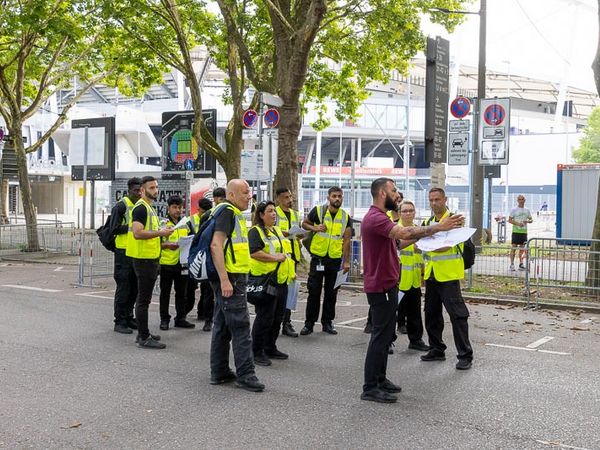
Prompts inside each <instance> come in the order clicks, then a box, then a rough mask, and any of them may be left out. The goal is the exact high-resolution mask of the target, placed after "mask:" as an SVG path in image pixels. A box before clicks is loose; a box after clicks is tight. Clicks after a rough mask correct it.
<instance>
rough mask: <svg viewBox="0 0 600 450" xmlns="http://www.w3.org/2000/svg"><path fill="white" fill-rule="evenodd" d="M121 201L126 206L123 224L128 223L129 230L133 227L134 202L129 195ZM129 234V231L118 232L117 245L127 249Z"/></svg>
mask: <svg viewBox="0 0 600 450" xmlns="http://www.w3.org/2000/svg"><path fill="white" fill-rule="evenodd" d="M119 201H122V202H123V203H125V207H126V210H125V215H124V216H123V218H122V219H121V225H127V230H129V228H131V212H132V211H133V207H134V204H133V202H132V201H131V200H130V199H129V197H127V196H124V197H123V198H121V200H119ZM127 234H128V233H123V234H117V236H116V237H115V247H117V248H120V249H121V250H125V248H126V247H127Z"/></svg>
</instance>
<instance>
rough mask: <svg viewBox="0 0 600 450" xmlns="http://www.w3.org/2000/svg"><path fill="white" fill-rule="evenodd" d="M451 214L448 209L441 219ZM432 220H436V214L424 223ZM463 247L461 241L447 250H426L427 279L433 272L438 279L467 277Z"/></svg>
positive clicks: (424, 223) (452, 279) (424, 257)
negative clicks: (462, 253)
mask: <svg viewBox="0 0 600 450" xmlns="http://www.w3.org/2000/svg"><path fill="white" fill-rule="evenodd" d="M449 215H450V211H448V210H446V212H445V213H444V215H443V216H442V217H441V218H440V220H442V219H444V218H445V217H448V216H449ZM432 221H436V220H435V216H434V217H431V218H429V219H427V220H426V221H424V222H423V225H429V224H430V223H431V222H432ZM457 247H458V248H460V251H459V249H458V248H457ZM463 248H464V244H462V243H460V244H459V245H458V246H454V247H451V248H450V249H448V250H446V251H445V252H425V253H424V254H423V259H424V260H425V279H426V280H428V279H429V277H430V276H431V272H433V273H434V276H435V279H436V280H437V281H454V280H462V279H463V278H464V277H465V264H464V262H463V258H462V255H461V252H462V251H463Z"/></svg>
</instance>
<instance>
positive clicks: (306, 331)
mask: <svg viewBox="0 0 600 450" xmlns="http://www.w3.org/2000/svg"><path fill="white" fill-rule="evenodd" d="M312 332H313V327H310V326H308V325H304V328H302V329H301V330H300V334H301V335H302V336H308V335H309V334H312Z"/></svg>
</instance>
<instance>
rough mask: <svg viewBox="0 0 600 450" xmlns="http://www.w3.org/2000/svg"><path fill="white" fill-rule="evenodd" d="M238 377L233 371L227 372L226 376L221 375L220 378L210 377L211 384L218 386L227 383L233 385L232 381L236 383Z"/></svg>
mask: <svg viewBox="0 0 600 450" xmlns="http://www.w3.org/2000/svg"><path fill="white" fill-rule="evenodd" d="M236 378H237V377H236V376H235V373H233V371H231V370H230V371H229V372H226V373H225V374H224V375H219V376H216V377H215V376H211V377H210V384H212V385H214V386H216V385H218V384H225V383H231V382H232V381H235V379H236Z"/></svg>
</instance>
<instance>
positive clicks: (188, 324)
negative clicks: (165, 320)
mask: <svg viewBox="0 0 600 450" xmlns="http://www.w3.org/2000/svg"><path fill="white" fill-rule="evenodd" d="M174 327H175V328H196V325H195V324H193V323H191V322H188V321H187V320H185V319H180V320H176V321H175V324H174Z"/></svg>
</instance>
